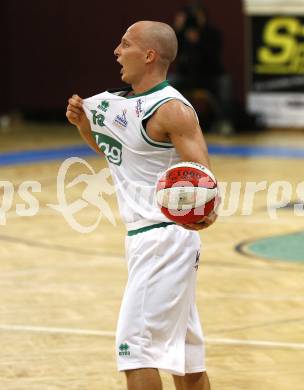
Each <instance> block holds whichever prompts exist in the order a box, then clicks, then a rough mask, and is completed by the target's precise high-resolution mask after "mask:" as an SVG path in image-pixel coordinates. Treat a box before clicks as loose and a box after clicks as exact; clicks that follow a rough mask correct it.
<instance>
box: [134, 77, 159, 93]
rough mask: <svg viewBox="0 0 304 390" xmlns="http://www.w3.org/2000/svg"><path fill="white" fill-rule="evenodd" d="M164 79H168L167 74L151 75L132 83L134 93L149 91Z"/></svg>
mask: <svg viewBox="0 0 304 390" xmlns="http://www.w3.org/2000/svg"><path fill="white" fill-rule="evenodd" d="M164 80H166V75H162V76H157V77H149V79H147V78H145V79H144V80H141V81H140V82H139V83H136V84H132V90H133V93H134V94H135V95H138V94H141V93H144V92H146V91H149V90H150V89H152V88H153V87H155V86H156V85H158V84H160V83H162V82H163V81H164Z"/></svg>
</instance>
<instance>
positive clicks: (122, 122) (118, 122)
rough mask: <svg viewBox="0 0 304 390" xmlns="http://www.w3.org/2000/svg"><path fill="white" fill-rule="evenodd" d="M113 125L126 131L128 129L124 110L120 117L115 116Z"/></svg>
mask: <svg viewBox="0 0 304 390" xmlns="http://www.w3.org/2000/svg"><path fill="white" fill-rule="evenodd" d="M113 123H114V125H115V126H117V127H119V128H120V129H126V128H127V127H128V120H127V110H126V109H124V110H123V111H122V114H121V115H119V114H118V115H116V118H115V119H114V122H113Z"/></svg>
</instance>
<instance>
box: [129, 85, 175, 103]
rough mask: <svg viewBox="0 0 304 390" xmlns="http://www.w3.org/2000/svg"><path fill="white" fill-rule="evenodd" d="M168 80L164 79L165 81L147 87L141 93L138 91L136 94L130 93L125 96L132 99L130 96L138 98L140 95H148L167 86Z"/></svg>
mask: <svg viewBox="0 0 304 390" xmlns="http://www.w3.org/2000/svg"><path fill="white" fill-rule="evenodd" d="M169 85H170V84H169V81H168V80H165V81H162V82H161V83H160V84H157V85H155V87H153V88H151V89H149V90H148V91H146V92H143V93H138V94H136V95H130V96H126V99H132V98H138V97H140V96H146V95H150V93H154V92H157V91H160V90H161V89H164V88H166V87H169Z"/></svg>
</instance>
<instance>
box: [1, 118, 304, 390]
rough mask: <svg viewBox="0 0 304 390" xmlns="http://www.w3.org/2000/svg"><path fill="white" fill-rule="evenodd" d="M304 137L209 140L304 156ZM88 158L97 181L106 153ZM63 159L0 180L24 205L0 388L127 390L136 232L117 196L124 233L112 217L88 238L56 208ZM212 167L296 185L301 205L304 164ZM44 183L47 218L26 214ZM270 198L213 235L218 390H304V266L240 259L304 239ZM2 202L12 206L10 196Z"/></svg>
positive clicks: (61, 139)
mask: <svg viewBox="0 0 304 390" xmlns="http://www.w3.org/2000/svg"><path fill="white" fill-rule="evenodd" d="M303 139H304V137H303V133H297V134H292V133H289V134H285V133H282V132H280V133H274V132H271V133H263V134H257V135H246V136H241V137H230V138H224V139H221V138H219V137H217V136H212V137H208V141H209V142H212V143H219V142H221V143H224V144H227V145H228V144H237V143H239V144H250V145H257V146H259V145H272V146H287V145H288V146H290V147H291V148H293V147H297V148H301V147H303V146H304V141H303ZM76 143H77V144H81V140H80V138H79V137H78V135H77V134H76V132H74V131H73V130H72V129H71V128H70V127H62V128H61V127H60V128H59V127H56V126H54V127H45V126H38V125H35V126H30V125H27V126H15V127H14V128H13V129H12V130H11V131H10V132H8V133H3V134H1V135H0V152H4V151H6V152H8V151H12V150H15V151H18V150H27V149H38V148H46V147H59V146H68V145H70V144H76ZM85 160H86V161H87V163H88V164H90V166H91V167H92V168H93V169H94V170H95V171H96V172H98V171H99V170H100V169H101V168H102V167H104V166H105V161H104V160H102V159H101V158H99V157H97V156H96V157H86V158H85ZM62 162H63V160H62V159H61V160H55V161H48V162H45V161H44V162H38V163H35V164H33V163H31V164H21V165H20V164H19V165H12V166H2V167H0V172H1V177H0V180H1V181H9V182H11V183H12V184H13V191H14V194H13V195H14V196H13V203H12V207H11V208H10V210H8V211H7V212H6V214H5V217H6V221H5V223H3V224H2V225H0V346H1V354H0V389H3V390H59V389H60V390H63V389H64V390H121V389H125V381H124V377H123V375H122V374H119V373H117V371H116V364H115V351H114V335H115V325H116V320H117V315H118V311H119V305H120V301H121V296H122V292H123V288H124V284H125V282H126V277H127V275H126V265H125V260H124V236H125V229H124V227H123V225H122V223H121V222H120V220H119V216H118V212H117V209H116V203H115V197H114V195H111V196H110V195H108V196H106V199H107V201H108V202H109V203H110V204H111V207H112V209H113V210H114V216H115V217H116V226H113V225H112V224H111V223H110V222H109V221H107V219H106V218H104V217H102V219H101V222H100V224H99V225H98V227H97V228H96V229H95V230H94V231H92V232H91V233H88V234H83V233H80V232H77V231H75V230H74V229H73V228H71V226H69V224H68V223H67V221H66V220H65V219H64V218H63V216H62V214H60V213H59V212H58V211H56V210H54V209H51V208H49V207H48V206H47V205H48V204H56V202H57V174H58V170H59V168H60V165H61V163H62ZM211 162H212V168H213V171H214V172H215V174H216V176H217V177H218V179H219V180H220V181H222V182H227V183H231V182H237V181H239V182H241V183H242V185H245V182H246V181H252V182H261V181H265V180H266V181H267V183H273V182H274V181H288V182H289V183H291V186H292V194H291V197H292V199H291V200H292V201H297V200H298V199H299V194H297V193H296V188H297V185H298V183H300V182H301V181H303V180H304V179H303V172H304V161H303V159H300V158H299V159H283V158H271V157H236V156H228V157H227V156H222V155H221V156H220V155H213V156H212V157H211ZM82 173H89V172H88V170H87V169H86V167H85V166H84V165H82V164H74V165H73V166H72V167H71V168H70V170H69V172H68V174H67V177H66V179H67V182H71V181H72V180H73V179H74V178H75V177H77V176H78V175H80V174H82ZM32 180H35V181H38V182H40V183H41V192H37V193H35V194H34V195H35V198H36V199H37V203H38V206H39V207H38V209H39V210H38V212H37V213H35V215H33V216H27V217H25V216H19V215H17V213H16V205H17V204H19V206H18V207H20V204H21V205H22V204H23V203H24V200H23V199H22V197H20V195H19V194H18V190H19V188H20V184H21V183H23V182H25V181H32ZM242 188H244V187H242ZM84 189H85V184H84V183H79V184H77V185H75V186H73V187H72V188H70V189H68V190H67V192H68V195H67V198H68V201H69V202H72V201H75V200H77V199H80V198H81V196H82V193H83V190H84ZM10 191H12V190H10ZM266 192H267V191H260V192H259V193H258V194H257V195H256V197H255V200H254V204H253V213H252V214H250V215H247V216H244V215H242V207H243V206H242V205H243V200H244V197H243V194H242V196H241V198H240V202H239V205H238V207H237V211H236V212H235V213H234V214H233V215H231V216H227V217H225V216H223V217H220V218H219V220H218V222H217V223H216V225H214V226H213V227H211V228H210V229H208V230H206V231H204V232H201V238H202V242H203V251H202V257H201V264H200V267H199V271H198V285H197V304H198V308H199V312H200V315H201V319H202V323H203V328H204V333H205V336H206V346H207V367H208V372H209V375H210V379H211V383H212V389H213V390H278V389H290V390H303V389H304V363H303V362H304V261H303V262H284V261H272V260H266V259H263V258H261V257H257V256H256V257H255V256H247V255H245V254H243V253H241V252H238V251H237V250H236V247H237V246H238V245H239V244H240V243H242V242H245V241H252V240H255V239H259V238H262V237H268V236H274V235H283V234H289V233H293V232H299V231H303V230H304V217H303V216H295V215H294V212H293V210H292V209H290V208H289V209H282V210H279V211H278V218H277V219H275V220H273V219H271V218H269V214H268V212H267V208H266V203H267V199H268V198H267V193H266ZM0 195H1V196H2V199H3V196H4V191H3V187H2V188H1V189H0ZM283 195H284V194H283ZM285 195H286V194H285ZM302 196H303V197H302V199H303V198H304V194H302ZM0 200H1V197H0ZM279 200H280V199H279V195H278V199H277V201H279ZM226 201H228V200H227V199H226ZM272 201H273V202H275V200H273V199H272ZM271 206H273V205H271ZM2 207H3V204H2ZM21 207H22V206H21ZM96 214H97V209H96V207H95V206H93V205H90V204H88V205H87V207H86V208H85V209H84V210H82V211H80V212H79V213H78V215H77V216H76V218H77V220H78V221H79V223H82V224H84V225H90V224H92V223H94V221H95V220H96ZM2 222H3V221H2ZM303 260H304V254H303ZM162 376H163V379H164V389H167V390H172V389H173V384H172V380H171V378H170V376H168V375H166V374H162Z"/></svg>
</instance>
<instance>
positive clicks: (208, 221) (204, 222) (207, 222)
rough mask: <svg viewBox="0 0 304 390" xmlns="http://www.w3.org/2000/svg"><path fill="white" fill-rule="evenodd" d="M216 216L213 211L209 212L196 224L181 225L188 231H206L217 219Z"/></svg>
mask: <svg viewBox="0 0 304 390" xmlns="http://www.w3.org/2000/svg"><path fill="white" fill-rule="evenodd" d="M217 217H218V215H217V214H216V212H215V211H211V213H210V214H209V215H207V216H206V217H204V218H202V219H201V220H200V221H199V222H196V223H189V224H187V225H181V226H182V227H183V228H185V229H188V230H202V229H207V228H208V227H209V226H211V225H212V224H213V223H214V222H215V221H216V219H217Z"/></svg>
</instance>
